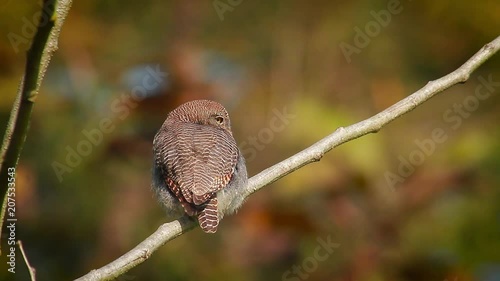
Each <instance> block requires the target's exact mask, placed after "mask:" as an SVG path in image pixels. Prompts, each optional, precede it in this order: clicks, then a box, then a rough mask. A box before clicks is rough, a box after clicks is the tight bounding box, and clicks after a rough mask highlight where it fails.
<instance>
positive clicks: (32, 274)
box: [17, 240, 36, 281]
mask: <svg viewBox="0 0 500 281" xmlns="http://www.w3.org/2000/svg"><path fill="white" fill-rule="evenodd" d="M17 245H19V250H21V255H22V256H23V259H24V262H25V263H26V267H27V268H28V272H29V274H30V281H36V269H35V268H34V267H33V266H31V264H30V262H29V261H28V256H27V255H26V252H25V251H24V247H23V242H21V240H17Z"/></svg>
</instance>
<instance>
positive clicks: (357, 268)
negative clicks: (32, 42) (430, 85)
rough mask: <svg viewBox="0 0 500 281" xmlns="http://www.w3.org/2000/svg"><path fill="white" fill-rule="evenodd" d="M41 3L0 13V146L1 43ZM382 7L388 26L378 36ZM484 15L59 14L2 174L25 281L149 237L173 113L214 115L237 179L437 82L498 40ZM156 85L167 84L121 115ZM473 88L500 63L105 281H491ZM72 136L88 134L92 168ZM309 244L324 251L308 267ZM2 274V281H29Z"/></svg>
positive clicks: (7, 73) (293, 10) (69, 275)
mask: <svg viewBox="0 0 500 281" xmlns="http://www.w3.org/2000/svg"><path fill="white" fill-rule="evenodd" d="M38 2H40V1H12V0H11V1H9V0H6V1H3V2H2V3H1V4H0V38H2V39H1V40H0V92H1V93H2V94H1V97H0V125H1V127H2V128H3V127H5V126H6V122H7V119H8V116H9V112H10V109H11V106H12V104H13V101H14V98H15V94H16V91H17V87H18V83H19V78H20V77H21V76H22V73H23V67H24V62H25V51H26V50H27V48H28V47H29V45H28V43H27V42H26V41H23V40H21V41H16V43H13V41H12V40H11V37H9V34H10V36H12V34H17V35H20V36H21V37H24V38H27V39H31V37H30V36H29V25H30V24H29V22H33V15H34V14H35V12H36V11H37V10H39V8H40V3H38ZM389 3H391V4H389ZM398 3H399V4H398ZM388 5H396V6H397V7H399V8H398V10H399V11H400V12H399V13H397V14H391V18H390V19H388V18H387V17H386V21H380V20H379V22H378V23H377V21H376V19H375V18H376V16H374V14H375V15H381V13H382V14H383V13H384V11H386V14H387V11H388ZM499 15H500V2H499V1H496V0H484V1H462V0H460V1H430V0H429V1H400V2H399V1H396V2H395V0H393V1H371V0H365V1H314V2H310V1H274V0H271V1H246V0H242V1H229V0H220V1H180V0H179V1H160V0H146V1H118V0H111V1H97V0H86V1H74V3H73V7H72V9H71V11H70V13H69V16H68V18H67V20H66V22H65V24H64V26H63V30H62V34H61V37H60V42H59V50H58V51H57V52H56V54H55V55H54V57H53V59H52V62H51V65H50V67H49V69H48V72H47V75H46V77H45V80H44V82H43V86H42V88H41V93H40V96H39V98H38V100H37V102H36V105H35V108H34V112H33V116H32V122H31V128H30V131H29V135H28V138H27V141H26V144H25V147H24V150H23V153H22V155H21V160H20V163H19V167H18V169H17V194H16V196H17V197H16V199H17V217H18V223H17V232H16V234H17V238H18V239H21V240H22V241H23V243H24V247H25V250H26V252H27V255H28V257H29V259H30V261H31V263H32V265H33V266H34V267H35V268H36V272H37V276H38V280H72V279H74V278H77V277H79V276H81V275H83V274H85V273H87V272H89V271H90V270H91V269H93V268H97V267H101V266H103V265H105V264H107V263H108V262H110V261H112V260H114V259H115V258H117V257H118V256H120V255H122V254H123V253H125V252H126V251H128V250H129V249H131V248H132V247H134V246H135V245H137V244H138V243H139V242H140V241H142V240H143V239H144V238H146V237H147V236H148V235H149V234H151V233H152V232H153V231H155V230H156V229H157V227H158V226H159V225H160V224H162V223H164V222H165V221H166V219H165V215H164V212H163V210H162V209H161V207H160V206H159V204H157V203H156V201H155V198H154V197H153V194H152V192H151V191H150V189H149V185H150V169H151V159H152V153H151V147H152V139H153V136H154V134H155V132H156V130H157V129H158V128H159V127H160V126H161V124H162V122H163V120H164V119H165V117H166V115H167V114H168V112H169V111H170V110H171V109H173V108H174V107H176V106H177V105H179V104H181V103H182V102H185V101H188V100H192V99H198V98H208V99H213V100H217V101H219V102H221V103H223V104H224V105H225V106H226V107H227V109H228V110H229V112H230V115H231V118H232V126H233V132H234V135H235V138H236V140H237V142H238V143H239V144H240V146H242V149H244V150H245V154H246V155H245V156H246V157H247V162H248V163H247V166H248V171H249V174H250V175H254V174H256V173H258V172H259V171H261V170H263V169H265V168H267V167H269V166H270V165H272V164H274V163H276V162H278V161H280V160H283V159H285V158H287V157H288V156H290V155H293V154H294V153H296V152H298V151H300V150H302V149H304V148H306V147H307V146H309V145H311V144H313V143H314V142H316V141H317V140H319V139H320V138H322V137H324V136H326V135H328V134H329V133H331V132H333V131H334V130H335V129H336V128H338V127H339V126H347V125H350V124H353V123H355V122H358V121H360V120H363V119H365V118H368V117H370V116H372V115H374V114H376V113H377V112H379V111H381V110H383V109H385V108H387V107H388V106H390V105H391V104H393V103H395V102H397V101H398V100H400V99H402V98H404V97H406V96H408V95H410V94H411V93H413V92H414V91H416V90H417V89H419V88H420V87H422V86H424V85H425V84H426V83H427V82H428V81H430V80H433V79H436V78H439V77H441V76H443V75H445V74H447V73H449V72H451V71H453V70H454V69H456V68H457V67H459V66H460V65H461V64H462V63H464V62H465V61H466V60H467V59H468V58H469V57H470V56H472V55H473V54H474V53H475V52H476V51H478V50H479V49H480V48H481V46H483V45H484V44H485V43H487V42H489V41H491V40H493V39H494V38H495V37H496V36H498V35H499V34H500V17H499ZM377 26H378V29H377V28H376V27H377ZM366 28H368V29H369V30H368V31H366ZM370 28H371V29H370ZM357 30H362V31H363V33H364V34H367V33H366V32H370V34H371V35H366V36H367V37H366V38H365V40H364V41H363V40H362V38H358V37H360V36H361V35H359V32H358V31H357ZM356 38H357V41H355V39H356ZM366 39H368V40H366ZM356 42H357V43H356ZM363 42H364V43H363ZM346 44H349V45H350V46H352V47H356V48H358V49H357V51H356V52H355V53H352V54H350V55H348V56H346V55H345V54H344V52H343V51H342V48H341V46H346ZM154 69H160V70H161V71H162V72H165V73H168V75H166V76H161V75H160V76H158V77H160V79H158V80H157V82H158V83H154V84H155V87H148V90H147V91H144V92H143V96H141V98H140V99H138V100H134V99H131V97H132V93H133V89H134V88H135V87H138V86H139V87H140V86H141V85H142V81H143V79H144V77H147V76H148V75H151V71H152V70H154ZM480 77H482V78H484V79H486V80H488V79H490V80H493V81H500V54H497V55H496V56H494V57H493V58H492V59H490V60H489V61H488V62H486V63H485V64H484V65H483V66H481V67H480V68H479V69H478V70H477V71H476V72H475V73H474V74H473V75H471V77H470V80H469V81H468V82H467V83H465V84H461V85H457V86H455V87H453V88H452V89H449V90H447V91H445V92H444V93H442V94H440V95H438V96H436V97H435V98H433V99H431V100H430V101H428V102H427V103H425V104H424V105H422V106H420V107H418V108H417V109H416V110H414V111H412V112H411V113H410V114H407V115H405V116H403V117H401V118H399V119H397V120H396V121H394V122H393V123H391V124H390V125H388V126H386V127H384V128H383V129H382V130H381V131H380V132H379V133H377V134H372V135H368V136H364V137H362V138H360V139H358V140H354V141H352V142H349V143H347V144H344V145H342V146H340V147H338V148H335V149H334V150H332V151H331V152H330V153H328V154H327V155H325V157H324V158H323V159H322V160H321V161H320V162H318V163H314V164H311V165H309V166H306V167H304V168H302V169H300V170H299V171H297V172H295V173H293V174H291V175H289V176H287V177H285V178H283V179H281V180H279V181H277V182H275V183H273V184H272V185H270V186H268V187H266V188H265V189H263V190H261V191H259V192H258V193H256V194H254V195H253V196H251V197H250V198H249V199H248V201H247V202H246V204H245V205H244V206H243V208H242V209H241V210H240V211H239V213H238V214H237V215H234V216H231V217H227V218H225V219H224V220H223V221H222V224H221V227H220V228H219V231H218V232H217V234H215V235H206V234H203V233H202V231H200V230H199V229H195V230H194V231H191V232H189V233H188V234H186V235H183V236H182V237H179V238H177V239H176V240H174V241H172V242H170V243H168V244H167V245H165V246H163V247H162V248H161V249H160V250H159V251H157V252H156V253H155V254H154V255H153V256H152V257H151V258H150V259H149V260H147V261H146V262H144V263H143V264H141V265H139V266H137V267H136V268H134V269H132V270H131V271H130V272H128V273H127V274H126V275H125V276H122V277H121V278H120V279H119V280H235V281H251V280H295V281H296V280H306V279H307V280H339V281H340V280H370V281H371V280H426V281H444V280H449V281H451V280H454V281H455V280H456V281H468V280H482V281H492V280H500V190H499V184H500V168H499V166H500V130H499V126H498V121H499V117H500V103H499V100H500V98H499V93H500V86H499V85H498V82H496V83H497V84H492V85H493V86H491V87H489V88H486V87H485V88H483V89H482V90H481V92H480V93H482V94H484V95H486V94H488V93H489V96H488V97H487V98H486V99H484V100H478V99H477V98H476V99H475V98H474V97H475V94H476V88H477V87H478V85H481V79H482V78H480ZM148 79H149V78H148ZM485 89H487V90H489V92H488V91H486V90H485ZM474 100H475V101H476V103H474ZM464 103H467V104H466V105H467V107H462V109H459V107H460V106H462V105H463V104H464ZM454 106H455V107H454ZM467 108H468V109H467ZM277 112H281V113H277ZM283 112H286V113H287V114H288V115H289V118H288V119H286V120H284V121H283V123H279V122H278V123H274V122H277V121H273V120H274V119H276V117H277V116H281V115H280V114H282V113H283ZM102 120H107V121H105V122H108V125H107V126H110V127H107V130H106V132H103V131H102V130H101V129H100V128H101V127H100V126H101V125H100V124H101V122H103V121H102ZM279 120H281V119H279ZM109 124H111V125H109ZM273 124H280V125H281V124H282V125H283V126H279V127H276V126H274V125H273ZM436 129H438V130H442V132H444V135H445V136H446V140H445V141H444V142H441V143H436V142H435V143H434V144H435V148H434V149H433V150H432V151H430V152H429V151H428V153H427V154H423V152H422V149H421V148H419V146H418V145H417V144H416V142H423V141H424V140H426V139H430V138H432V136H433V135H432V134H433V131H434V130H436ZM84 130H85V131H86V132H94V133H95V132H96V130H101V131H100V132H101V133H102V138H99V137H97V136H96V135H94V137H95V139H94V142H95V144H92V145H91V147H90V151H88V150H85V147H84V146H85V144H82V143H89V142H88V141H89V139H88V137H86V136H85V134H84V133H83V131H84ZM95 134H97V135H98V133H95ZM79 146H81V147H80V149H81V150H82V149H83V150H82V151H85V154H86V155H82V154H79V155H80V156H79V157H77V156H74V155H73V156H71V157H73V158H71V157H70V160H67V157H69V156H68V153H69V152H68V151H71V150H77V149H78V147H79ZM412 155H413V156H412ZM418 155H424V157H423V158H422V157H421V158H418ZM411 157H413V158H411ZM415 157H416V158H415ZM412 159H413V160H412ZM415 159H417V160H415ZM68 161H69V162H68ZM405 161H408V162H409V163H410V164H411V166H412V167H413V168H409V167H406V168H401V166H402V165H408V164H404V163H405ZM412 161H413V163H414V164H415V163H416V162H415V161H417V162H418V163H416V164H415V165H414V164H412ZM54 163H59V164H61V165H66V170H64V171H63V172H59V176H58V173H57V172H56V171H55V168H54V167H55V166H57V167H59V168H60V167H61V166H58V164H54ZM70 164H71V165H70ZM398 169H403V170H404V171H403V172H401V171H400V172H398ZM405 171H406V172H405ZM390 173H392V174H391V175H398V176H399V177H400V178H398V180H397V181H394V180H388V179H387V177H388V175H390ZM402 173H403V174H402ZM392 178H393V177H392ZM2 231H3V232H4V234H3V236H2V237H5V235H6V230H5V229H4V230H2ZM318 239H323V240H327V239H330V240H331V241H333V242H335V243H338V244H339V246H338V247H337V248H336V249H335V250H334V251H333V252H331V253H329V255H328V258H327V259H326V260H324V261H317V260H316V261H314V260H313V258H312V257H314V252H315V249H316V248H317V247H318V246H319V245H320V243H319V242H317V241H318ZM3 247H5V241H3ZM322 253H324V252H322ZM17 258H18V259H17V268H16V269H17V273H16V274H15V275H12V274H10V273H8V272H6V270H1V271H0V279H2V280H28V275H27V272H26V270H25V266H24V264H23V262H22V261H21V259H20V253H19V252H18V254H17ZM0 260H1V265H0V268H4V267H5V266H6V263H5V261H6V260H5V254H4V255H3V256H2V257H1V258H0ZM294 268H299V269H300V270H301V273H300V274H299V273H297V272H295V273H294V271H293V270H294ZM287 271H289V273H287ZM12 278H14V279H12Z"/></svg>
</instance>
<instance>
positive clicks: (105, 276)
mask: <svg viewBox="0 0 500 281" xmlns="http://www.w3.org/2000/svg"><path fill="white" fill-rule="evenodd" d="M499 49H500V36H499V37H497V38H496V39H495V40H493V41H492V42H490V43H488V44H486V45H485V46H484V47H482V48H481V50H479V51H478V52H477V53H476V54H475V55H474V56H472V57H471V58H470V59H469V60H468V61H467V62H466V63H464V64H463V65H462V66H460V67H459V68H458V69H457V70H455V71H453V72H452V73H450V74H448V75H446V76H443V77H442V78H439V79H437V80H434V81H431V82H429V83H427V85H425V86H424V87H423V88H421V89H420V90H418V91H417V92H415V93H413V94H412V95H410V96H408V97H407V98H405V99H403V100H401V101H399V102H398V103H396V104H394V105H392V106H391V107H389V108H387V109H386V110H384V111H382V112H380V113H378V114H377V115H375V116H373V117H370V118H368V119H366V120H363V121H361V122H359V123H356V124H354V125H351V126H348V127H345V128H339V129H337V130H336V131H335V132H333V133H332V134H331V135H329V136H327V137H325V138H324V139H322V140H320V141H318V142H317V143H315V144H313V145H312V146H310V147H308V148H306V149H304V150H302V151H301V152H299V153H297V154H295V155H293V156H291V157H290V158H288V159H286V160H283V161H281V162H280V163H278V164H276V165H274V166H272V167H270V168H267V169H266V170H264V171H262V172H260V173H259V174H257V175H255V176H253V177H252V178H250V179H249V182H248V186H247V187H246V194H245V197H248V196H250V195H251V194H252V193H254V192H256V191H257V190H259V189H261V188H263V187H264V186H266V185H268V184H270V183H272V182H274V181H276V180H278V179H280V178H282V177H284V176H286V175H288V174H290V173H291V172H293V171H295V170H297V169H300V168H301V167H303V166H305V165H307V164H309V163H312V162H315V161H319V160H320V159H321V158H322V157H323V155H325V153H327V152H328V151H330V150H332V149H333V148H334V147H336V146H339V145H341V144H343V143H346V142H348V141H351V140H354V139H356V138H359V137H361V136H363V135H366V134H369V133H375V132H378V131H379V130H380V129H381V128H382V127H384V126H385V125H387V124H389V123H390V122H392V121H393V120H394V119H396V118H398V117H400V116H402V115H403V114H405V113H408V112H410V111H411V110H413V109H414V108H415V107H417V106H419V105H421V104H422V103H424V102H425V101H427V100H429V99H430V98H432V97H433V96H435V95H436V94H438V93H440V92H442V91H444V90H446V89H448V88H449V87H451V86H453V85H455V84H458V83H464V82H465V81H467V79H469V76H470V74H471V73H472V72H473V71H474V70H476V69H477V68H478V67H479V66H480V65H481V64H483V63H484V62H485V61H487V60H488V59H489V58H490V57H491V56H493V55H494V54H495V53H496V52H497V51H498V50H499ZM195 226H196V223H195V222H194V221H193V220H190V219H188V218H186V217H182V218H181V219H179V220H175V221H173V222H169V223H165V224H163V225H161V226H160V227H159V228H158V230H156V231H155V232H154V233H153V234H151V235H150V236H149V237H148V238H146V239H145V240H144V241H143V242H141V243H140V244H139V245H137V246H136V247H135V248H134V249H132V250H130V251H129V252H127V253H125V254H124V255H122V256H121V257H119V258H118V259H116V260H114V261H112V262H111V263H109V264H107V265H105V266H103V267H101V268H99V269H95V270H92V271H91V272H89V273H88V274H86V275H84V276H82V277H80V278H78V279H76V280H78V281H83V280H111V279H114V278H116V277H118V276H119V275H120V274H123V273H125V272H127V271H128V270H129V269H131V268H133V267H135V266H137V265H138V264H140V263H142V262H143V261H145V260H146V259H148V258H149V257H150V256H151V254H152V253H153V252H154V251H156V250H157V249H158V248H159V247H160V246H162V245H164V244H165V243H167V242H168V241H170V240H172V239H174V238H176V237H178V236H180V235H182V234H184V233H186V232H187V231H189V230H191V229H193V228H194V227H195Z"/></svg>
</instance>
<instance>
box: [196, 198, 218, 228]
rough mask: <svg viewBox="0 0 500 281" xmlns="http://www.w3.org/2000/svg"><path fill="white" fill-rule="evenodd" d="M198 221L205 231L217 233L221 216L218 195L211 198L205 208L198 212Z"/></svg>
mask: <svg viewBox="0 0 500 281" xmlns="http://www.w3.org/2000/svg"><path fill="white" fill-rule="evenodd" d="M198 222H199V223H200V227H201V229H202V230H203V231H204V232H205V233H215V232H216V231H217V226H219V217H218V216H217V197H216V196H214V197H213V198H212V199H210V200H209V201H208V203H207V205H206V206H205V208H204V209H203V210H201V212H200V213H198Z"/></svg>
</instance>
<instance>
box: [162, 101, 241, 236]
mask: <svg viewBox="0 0 500 281" xmlns="http://www.w3.org/2000/svg"><path fill="white" fill-rule="evenodd" d="M153 155H154V161H153V162H154V164H153V182H152V188H153V189H154V190H155V191H156V194H157V197H158V200H159V201H160V202H161V203H162V204H163V205H164V206H165V207H166V209H167V212H168V213H169V214H170V215H171V216H172V217H179V216H181V215H182V214H183V213H186V214H187V215H188V216H193V217H194V216H195V217H197V219H198V222H199V224H200V227H201V229H202V230H203V231H204V232H206V233H215V232H216V231H217V226H218V225H219V221H220V220H221V219H222V218H223V217H224V215H225V214H231V213H234V212H235V211H236V210H237V209H238V208H239V207H240V206H241V204H243V201H244V198H243V197H244V195H243V189H244V188H245V186H246V184H247V170H246V166H245V159H244V157H243V155H242V153H241V151H240V150H239V149H238V146H237V145H236V141H235V140H234V138H233V134H232V132H231V123H230V120H229V114H228V113H227V111H226V109H225V108H224V107H223V106H222V105H221V104H219V103H217V102H214V101H209V100H195V101H190V102H187V103H184V104H182V105H181V106H179V107H177V108H176V109H174V110H173V111H172V112H170V113H169V114H168V116H167V119H166V120H165V122H164V123H163V125H162V126H161V128H160V130H159V131H158V133H157V134H156V136H155V138H154V141H153Z"/></svg>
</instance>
